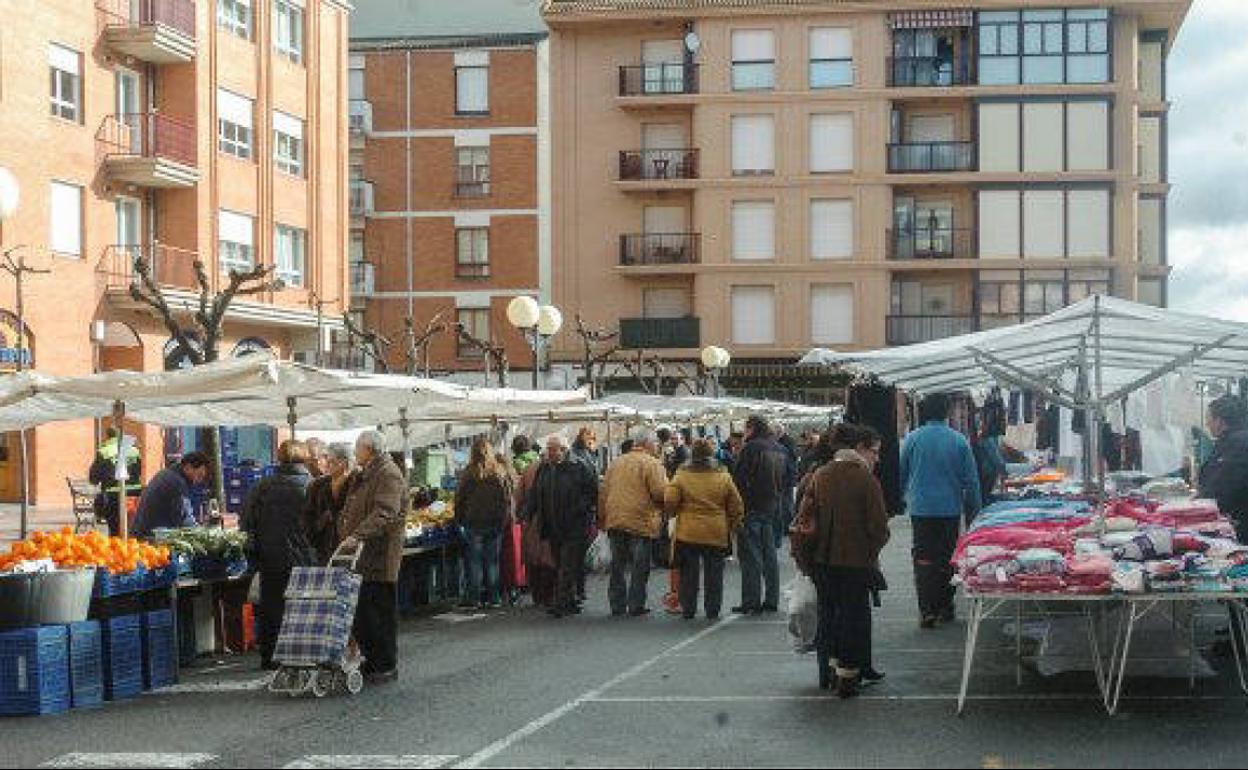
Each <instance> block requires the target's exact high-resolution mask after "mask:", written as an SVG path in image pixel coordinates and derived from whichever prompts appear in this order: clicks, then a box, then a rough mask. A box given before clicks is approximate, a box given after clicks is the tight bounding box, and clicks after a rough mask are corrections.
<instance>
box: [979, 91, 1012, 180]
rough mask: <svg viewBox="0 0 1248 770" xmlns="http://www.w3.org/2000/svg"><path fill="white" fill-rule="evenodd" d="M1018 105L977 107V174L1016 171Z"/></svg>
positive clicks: (990, 104)
mask: <svg viewBox="0 0 1248 770" xmlns="http://www.w3.org/2000/svg"><path fill="white" fill-rule="evenodd" d="M1018 115H1019V105H1017V104H999V103H989V104H981V105H979V169H980V171H1018V169H1019V146H1018V144H1019V141H1018V120H1019V117H1018Z"/></svg>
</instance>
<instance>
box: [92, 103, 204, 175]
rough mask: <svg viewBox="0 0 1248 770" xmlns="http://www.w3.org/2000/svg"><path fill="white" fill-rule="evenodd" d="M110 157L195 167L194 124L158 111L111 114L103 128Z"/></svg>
mask: <svg viewBox="0 0 1248 770" xmlns="http://www.w3.org/2000/svg"><path fill="white" fill-rule="evenodd" d="M100 141H101V142H103V144H104V145H105V148H106V152H107V154H108V155H109V156H112V157H116V156H121V157H141V158H154V159H157V160H167V161H172V162H174V163H180V164H182V165H184V166H190V167H194V166H195V165H196V142H195V124H194V123H192V122H190V121H185V120H179V119H177V118H171V117H169V116H168V115H162V114H160V113H157V112H134V113H127V114H122V115H109V116H108V117H106V118H104V124H103V126H101V128H100Z"/></svg>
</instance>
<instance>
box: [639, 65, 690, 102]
mask: <svg viewBox="0 0 1248 770" xmlns="http://www.w3.org/2000/svg"><path fill="white" fill-rule="evenodd" d="M696 93H698V65H696V64H677V63H672V64H638V65H631V66H627V67H620V96H643V97H647V96H649V97H654V96H685V95H689V94H696Z"/></svg>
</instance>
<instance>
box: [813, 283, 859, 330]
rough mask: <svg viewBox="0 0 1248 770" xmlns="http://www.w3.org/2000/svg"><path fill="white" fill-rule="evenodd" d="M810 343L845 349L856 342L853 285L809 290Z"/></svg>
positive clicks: (834, 285)
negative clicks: (847, 345) (839, 346)
mask: <svg viewBox="0 0 1248 770" xmlns="http://www.w3.org/2000/svg"><path fill="white" fill-rule="evenodd" d="M810 341H811V342H813V343H815V344H817V345H844V344H847V343H851V342H853V341H854V287H853V286H852V285H850V284H816V285H814V286H811V287H810Z"/></svg>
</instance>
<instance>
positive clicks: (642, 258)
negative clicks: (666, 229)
mask: <svg viewBox="0 0 1248 770" xmlns="http://www.w3.org/2000/svg"><path fill="white" fill-rule="evenodd" d="M701 243H702V236H701V235H700V234H699V233H640V234H629V235H621V236H620V264H621V265H622V266H624V267H640V266H647V265H696V264H698V262H700V261H701V254H700V246H701Z"/></svg>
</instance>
